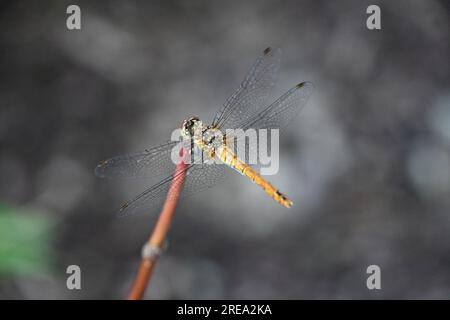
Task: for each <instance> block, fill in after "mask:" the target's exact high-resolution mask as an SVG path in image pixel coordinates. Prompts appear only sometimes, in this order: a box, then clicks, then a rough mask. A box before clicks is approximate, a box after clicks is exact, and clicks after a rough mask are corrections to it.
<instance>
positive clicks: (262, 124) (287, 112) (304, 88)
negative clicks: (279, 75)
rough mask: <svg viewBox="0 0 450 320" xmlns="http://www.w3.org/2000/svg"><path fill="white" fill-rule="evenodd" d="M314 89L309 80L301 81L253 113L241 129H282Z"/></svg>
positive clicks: (292, 118) (295, 114) (296, 113)
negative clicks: (265, 106)
mask: <svg viewBox="0 0 450 320" xmlns="http://www.w3.org/2000/svg"><path fill="white" fill-rule="evenodd" d="M313 91H314V85H313V84H312V83H311V82H302V83H300V84H298V85H296V86H295V87H293V88H292V89H290V90H289V91H288V92H286V93H285V94H283V95H282V96H281V97H280V98H278V99H277V100H276V101H275V102H274V103H272V104H271V105H270V106H268V107H267V108H265V109H263V110H262V111H260V112H259V113H257V114H255V115H253V117H252V118H250V119H248V120H247V121H245V122H244V123H243V124H242V129H243V130H247V129H249V128H252V129H255V130H258V129H268V130H270V129H280V130H282V129H284V128H285V127H287V126H288V125H289V123H291V121H292V120H294V118H295V117H296V116H297V115H298V114H299V112H300V111H301V110H302V109H303V107H304V106H305V105H306V102H308V99H309V97H310V96H311V94H312V92H313Z"/></svg>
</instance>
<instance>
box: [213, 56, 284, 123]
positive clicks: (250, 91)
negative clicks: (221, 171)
mask: <svg viewBox="0 0 450 320" xmlns="http://www.w3.org/2000/svg"><path fill="white" fill-rule="evenodd" d="M280 60H281V50H280V49H279V48H270V47H269V48H267V49H266V50H264V52H263V54H262V55H261V56H260V57H259V58H258V59H257V60H256V62H255V63H254V64H253V66H252V68H251V69H250V71H249V72H248V74H247V76H246V77H245V79H244V81H242V82H241V85H240V87H239V88H238V89H237V90H236V91H235V92H234V93H233V94H232V95H231V96H230V97H229V98H228V99H227V101H226V102H225V104H224V106H223V107H222V109H221V110H220V111H219V112H218V113H217V115H216V117H215V118H214V121H213V126H216V127H218V128H223V129H234V128H240V123H242V122H243V121H246V120H248V119H249V118H250V117H251V116H252V115H254V114H255V113H257V112H258V110H259V108H260V107H262V106H264V103H265V101H266V99H267V98H268V95H269V93H270V91H271V89H272V88H273V86H274V85H275V82H276V74H277V71H278V69H279V67H280Z"/></svg>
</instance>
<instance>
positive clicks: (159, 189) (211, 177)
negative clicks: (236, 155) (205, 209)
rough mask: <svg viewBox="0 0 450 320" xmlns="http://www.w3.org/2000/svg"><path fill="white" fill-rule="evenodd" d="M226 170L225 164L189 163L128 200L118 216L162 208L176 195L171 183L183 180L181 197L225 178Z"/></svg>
mask: <svg viewBox="0 0 450 320" xmlns="http://www.w3.org/2000/svg"><path fill="white" fill-rule="evenodd" d="M226 171H227V167H226V166H225V165H224V164H206V163H205V164H192V165H189V166H188V167H187V168H186V169H185V170H183V171H179V172H177V174H174V175H169V176H168V177H166V178H165V179H163V180H161V181H160V182H159V183H157V184H155V185H153V186H152V187H150V188H148V189H147V190H145V191H144V192H142V193H141V194H140V195H138V196H137V197H135V198H134V199H132V200H130V201H128V202H126V203H125V204H124V205H123V206H122V208H121V209H120V211H119V213H118V216H119V217H124V216H128V215H131V214H135V213H143V212H145V211H147V212H148V211H152V210H153V209H155V208H160V207H161V205H162V204H163V202H164V200H165V199H166V198H168V199H170V198H171V197H172V196H174V195H173V194H170V192H169V190H170V187H171V185H172V184H173V183H175V184H179V183H182V182H183V180H184V187H183V190H182V192H181V197H186V196H189V195H192V194H195V193H197V192H200V191H203V190H205V189H207V188H210V187H212V186H213V185H215V184H216V183H218V182H219V181H221V180H222V179H223V178H225V173H226ZM184 175H185V176H184ZM183 176H184V177H183Z"/></svg>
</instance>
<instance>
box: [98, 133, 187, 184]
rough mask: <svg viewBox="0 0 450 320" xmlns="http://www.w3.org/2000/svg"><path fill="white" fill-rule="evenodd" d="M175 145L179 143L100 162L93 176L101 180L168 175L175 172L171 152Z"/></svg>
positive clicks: (170, 143) (165, 144) (166, 144)
mask: <svg viewBox="0 0 450 320" xmlns="http://www.w3.org/2000/svg"><path fill="white" fill-rule="evenodd" d="M177 143H180V142H179V141H169V142H166V143H164V144H161V145H160V146H157V147H154V148H151V149H148V150H145V151H142V152H138V153H135V154H127V155H122V156H117V157H113V158H111V159H108V160H105V161H102V162H101V163H99V164H98V165H97V167H96V168H95V174H96V175H97V176H99V177H102V178H127V177H133V178H137V177H144V178H145V177H146V178H149V177H155V176H166V175H169V174H171V173H173V172H174V170H175V164H174V163H173V161H171V152H172V150H173V148H175V147H176V145H177Z"/></svg>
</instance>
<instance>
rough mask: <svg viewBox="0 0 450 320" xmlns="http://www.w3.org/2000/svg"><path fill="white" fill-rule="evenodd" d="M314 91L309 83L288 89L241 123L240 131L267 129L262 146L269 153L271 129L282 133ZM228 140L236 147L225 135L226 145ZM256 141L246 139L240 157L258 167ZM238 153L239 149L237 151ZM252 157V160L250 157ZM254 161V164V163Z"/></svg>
mask: <svg viewBox="0 0 450 320" xmlns="http://www.w3.org/2000/svg"><path fill="white" fill-rule="evenodd" d="M313 90H314V85H313V84H312V83H310V82H302V83H300V84H298V85H296V86H295V87H294V88H292V89H290V90H289V91H288V92H286V93H285V94H283V95H282V96H281V97H280V98H278V99H277V100H276V101H275V102H273V103H272V104H271V105H269V106H268V107H266V108H265V109H263V110H262V111H260V112H259V113H256V114H254V115H253V117H252V118H250V119H247V121H245V122H244V123H242V129H243V130H244V131H245V130H247V129H250V128H251V129H255V130H259V129H267V142H268V143H267V144H264V147H265V148H266V152H267V154H270V152H271V148H270V146H271V143H270V138H271V132H270V130H271V129H279V130H280V132H282V131H283V129H284V128H285V127H287V126H288V125H289V124H290V123H291V122H292V120H294V119H295V117H296V116H297V115H298V113H299V112H300V111H301V110H302V109H303V107H304V106H305V105H306V102H307V101H308V98H309V97H310V96H311V94H312V92H313ZM259 134H261V132H256V133H255V135H259ZM230 140H233V142H232V143H233V144H234V146H235V147H236V146H238V144H239V142H238V141H237V140H236V137H234V136H232V135H227V143H230ZM258 140H259V137H258V138H257V139H246V140H245V141H244V142H243V143H244V145H245V149H243V148H242V142H241V149H240V150H245V154H243V155H241V158H242V159H243V160H244V161H245V162H247V163H249V164H252V165H256V166H257V167H258V166H259V163H258V162H257V161H256V160H257V159H256V156H257V154H258V152H259V148H261V147H262V145H259V146H258ZM238 151H239V149H238ZM251 155H253V158H252V156H251ZM254 161H255V162H254Z"/></svg>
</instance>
